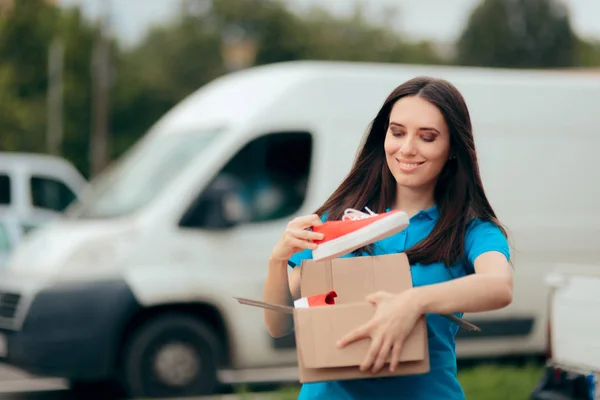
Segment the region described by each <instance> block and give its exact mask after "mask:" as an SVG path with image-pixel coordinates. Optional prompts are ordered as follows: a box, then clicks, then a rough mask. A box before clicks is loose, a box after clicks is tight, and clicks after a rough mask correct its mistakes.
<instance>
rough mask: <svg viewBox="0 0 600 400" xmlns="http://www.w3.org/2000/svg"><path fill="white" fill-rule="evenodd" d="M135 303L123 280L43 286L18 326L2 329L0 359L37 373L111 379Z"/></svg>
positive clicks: (83, 378)
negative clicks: (17, 327)
mask: <svg viewBox="0 0 600 400" xmlns="http://www.w3.org/2000/svg"><path fill="white" fill-rule="evenodd" d="M139 308H140V306H139V304H138V302H137V301H136V299H135V297H134V295H133V293H132V292H131V290H130V289H129V287H128V285H127V284H126V283H125V281H123V280H113V281H103V282H86V283H81V282H79V283H69V284H61V285H55V286H52V287H49V288H46V289H43V290H41V291H40V292H38V293H37V294H36V295H35V298H34V299H33V301H32V303H31V306H30V308H29V310H28V312H27V315H26V317H25V320H24V322H23V325H22V328H21V329H20V330H18V331H10V330H6V329H4V330H0V353H1V354H0V356H1V358H0V360H1V361H2V362H4V363H6V364H9V365H12V366H14V367H17V368H19V369H22V370H24V371H26V372H29V373H32V374H36V375H45V376H53V377H61V378H66V379H70V380H82V381H87V380H90V381H97V380H104V379H110V378H112V377H114V375H115V370H116V367H117V365H118V358H117V355H118V352H119V348H120V345H121V336H122V333H123V330H124V327H125V325H126V323H127V321H128V320H129V318H130V317H131V316H132V315H133V314H134V313H135V312H137V311H138V310H139Z"/></svg>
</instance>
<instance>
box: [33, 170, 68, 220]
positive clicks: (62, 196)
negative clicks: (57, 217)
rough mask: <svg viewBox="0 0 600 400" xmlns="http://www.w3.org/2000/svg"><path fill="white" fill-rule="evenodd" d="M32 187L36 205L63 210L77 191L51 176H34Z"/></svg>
mask: <svg viewBox="0 0 600 400" xmlns="http://www.w3.org/2000/svg"><path fill="white" fill-rule="evenodd" d="M30 187H31V204H33V206H34V207H39V208H45V209H48V210H53V211H59V212H62V211H64V210H65V208H67V206H68V205H69V204H71V202H72V201H73V200H74V199H75V193H73V191H72V190H71V189H69V187H68V186H67V185H65V184H64V183H63V182H61V181H59V180H56V179H53V178H50V177H45V176H32V177H31V180H30Z"/></svg>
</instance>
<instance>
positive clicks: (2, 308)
mask: <svg viewBox="0 0 600 400" xmlns="http://www.w3.org/2000/svg"><path fill="white" fill-rule="evenodd" d="M20 300H21V295H20V294H17V293H6V292H4V293H0V318H1V319H3V320H6V319H11V320H12V319H13V318H14V317H15V315H16V313H17V307H18V306H19V301H20Z"/></svg>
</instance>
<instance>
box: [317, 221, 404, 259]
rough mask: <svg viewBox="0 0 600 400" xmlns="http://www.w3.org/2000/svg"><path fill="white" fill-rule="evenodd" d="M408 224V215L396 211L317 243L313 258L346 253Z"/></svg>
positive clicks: (397, 231) (400, 230)
mask: <svg viewBox="0 0 600 400" xmlns="http://www.w3.org/2000/svg"><path fill="white" fill-rule="evenodd" d="M408 224H409V219H408V215H407V214H405V213H396V214H393V215H390V216H388V217H386V218H382V219H380V220H379V221H376V222H373V223H372V224H369V225H367V226H365V227H363V228H361V229H358V230H356V231H354V232H352V233H349V234H347V235H344V236H341V237H339V238H336V239H333V240H331V241H330V242H325V243H323V244H321V245H319V247H317V248H316V249H315V250H313V260H315V261H328V260H331V259H333V258H336V257H339V256H342V255H344V254H348V253H350V252H352V251H354V250H356V249H359V248H361V247H363V246H365V245H367V244H370V243H374V242H376V241H378V240H381V239H384V238H386V237H388V236H391V235H395V234H396V233H399V232H402V231H403V230H404V229H406V227H408Z"/></svg>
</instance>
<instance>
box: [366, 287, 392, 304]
mask: <svg viewBox="0 0 600 400" xmlns="http://www.w3.org/2000/svg"><path fill="white" fill-rule="evenodd" d="M389 296H390V293H388V292H385V291H383V290H379V291H377V292H375V293H371V294H370V295H368V296H367V297H366V300H367V301H368V302H369V303H373V304H377V303H378V302H380V301H381V300H383V299H385V298H387V297H389Z"/></svg>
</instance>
